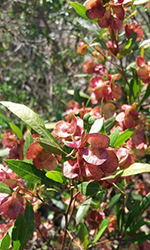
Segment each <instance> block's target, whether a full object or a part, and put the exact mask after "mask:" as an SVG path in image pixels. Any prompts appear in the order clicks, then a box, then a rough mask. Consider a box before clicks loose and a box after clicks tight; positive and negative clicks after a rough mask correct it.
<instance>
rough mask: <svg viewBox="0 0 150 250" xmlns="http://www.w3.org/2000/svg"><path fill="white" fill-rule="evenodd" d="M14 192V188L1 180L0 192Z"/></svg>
mask: <svg viewBox="0 0 150 250" xmlns="http://www.w3.org/2000/svg"><path fill="white" fill-rule="evenodd" d="M12 192H13V190H12V189H11V188H10V187H8V186H7V185H6V184H5V183H3V182H1V181H0V193H5V194H12Z"/></svg>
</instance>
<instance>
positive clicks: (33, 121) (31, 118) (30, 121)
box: [0, 101, 49, 138]
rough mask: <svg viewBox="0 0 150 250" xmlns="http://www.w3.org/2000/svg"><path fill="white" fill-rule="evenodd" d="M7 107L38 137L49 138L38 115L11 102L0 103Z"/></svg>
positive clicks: (21, 105) (23, 106)
mask: <svg viewBox="0 0 150 250" xmlns="http://www.w3.org/2000/svg"><path fill="white" fill-rule="evenodd" d="M0 103H1V104H2V105H4V106H5V107H7V108H8V109H9V110H10V111H11V112H12V113H14V114H15V115H17V116H18V117H19V118H20V119H21V120H22V121H23V122H25V123H26V124H27V125H28V126H30V127H31V128H32V129H33V130H34V131H35V132H37V133H38V134H39V135H41V136H43V137H46V138H49V135H48V132H46V131H45V125H44V123H43V121H42V120H41V119H40V118H39V117H38V115H37V114H36V113H35V112H34V111H32V110H31V109H29V108H28V107H26V106H25V105H23V104H18V103H13V102H6V101H3V102H0Z"/></svg>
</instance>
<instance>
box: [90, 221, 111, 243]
mask: <svg viewBox="0 0 150 250" xmlns="http://www.w3.org/2000/svg"><path fill="white" fill-rule="evenodd" d="M108 224H109V219H108V218H105V219H104V220H103V221H102V223H101V225H100V228H99V232H98V234H97V235H96V237H95V239H94V241H93V242H92V243H93V244H95V243H96V242H97V241H98V240H99V238H100V237H101V236H102V235H103V233H104V232H105V231H106V229H107V227H108Z"/></svg>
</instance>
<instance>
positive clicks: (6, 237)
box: [0, 233, 10, 250]
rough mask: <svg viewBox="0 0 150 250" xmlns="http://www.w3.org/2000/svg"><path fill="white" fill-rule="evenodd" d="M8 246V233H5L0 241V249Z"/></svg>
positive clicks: (4, 249) (3, 249) (2, 249)
mask: <svg viewBox="0 0 150 250" xmlns="http://www.w3.org/2000/svg"><path fill="white" fill-rule="evenodd" d="M9 246H10V235H9V234H8V233H6V234H5V236H4V237H3V239H2V241H1V248H0V249H1V250H9Z"/></svg>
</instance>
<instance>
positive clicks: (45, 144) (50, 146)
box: [36, 138, 66, 154]
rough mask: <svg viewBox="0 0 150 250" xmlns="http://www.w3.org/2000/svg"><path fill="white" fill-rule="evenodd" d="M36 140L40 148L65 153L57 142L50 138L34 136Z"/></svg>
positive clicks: (54, 152)
mask: <svg viewBox="0 0 150 250" xmlns="http://www.w3.org/2000/svg"><path fill="white" fill-rule="evenodd" d="M36 141H37V142H39V144H40V145H41V147H42V148H45V149H46V150H47V151H48V152H50V153H53V154H66V153H65V152H64V151H63V150H62V148H61V147H60V146H59V144H57V143H55V142H54V141H53V140H51V139H50V138H48V139H47V138H36Z"/></svg>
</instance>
